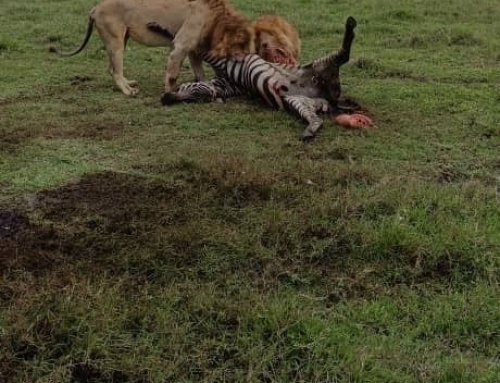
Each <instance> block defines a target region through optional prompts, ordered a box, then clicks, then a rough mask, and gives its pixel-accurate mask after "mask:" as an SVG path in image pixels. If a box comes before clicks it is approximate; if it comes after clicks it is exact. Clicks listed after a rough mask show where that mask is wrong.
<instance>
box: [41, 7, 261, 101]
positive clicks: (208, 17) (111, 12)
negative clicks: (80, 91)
mask: <svg viewBox="0 0 500 383" xmlns="http://www.w3.org/2000/svg"><path fill="white" fill-rule="evenodd" d="M148 22H156V23H158V24H160V25H163V26H165V27H166V28H167V29H168V30H169V31H170V32H171V33H172V36H170V37H171V38H168V37H166V36H162V35H159V34H157V33H154V32H152V31H150V30H149V29H148V28H147V23H148ZM94 26H95V27H96V29H97V31H98V32H99V35H100V37H101V40H102V41H103V43H104V47H105V49H106V51H107V53H108V56H109V72H110V74H111V75H112V77H113V79H114V81H115V83H116V85H117V86H118V88H119V89H120V90H121V91H122V92H123V93H124V94H125V95H127V96H135V95H137V93H138V88H137V82H136V81H134V80H128V79H127V78H125V77H124V75H123V54H124V50H125V46H126V43H127V41H128V39H129V38H131V39H132V40H134V41H136V42H138V43H140V44H143V45H146V46H150V47H158V46H170V47H172V48H173V49H172V50H171V51H170V54H169V55H168V59H167V64H166V71H165V91H166V92H169V91H172V90H174V89H175V87H176V82H177V78H178V76H179V73H180V70H181V65H182V62H183V61H184V59H185V58H186V56H187V57H188V58H189V61H190V64H191V67H192V70H193V72H194V76H195V80H196V81H200V80H203V79H204V78H205V76H204V72H203V67H202V61H201V59H200V58H199V54H200V52H210V53H211V54H214V55H222V56H233V57H241V56H243V55H245V54H248V53H254V52H255V50H256V48H255V33H254V29H253V27H252V25H251V22H250V21H249V20H248V19H247V18H246V17H245V16H243V15H242V14H240V13H238V12H236V10H235V9H234V8H233V7H232V6H231V5H230V4H229V3H227V2H226V1H225V0H103V1H102V2H101V3H99V4H98V5H96V6H95V7H94V8H93V9H92V10H91V11H90V14H89V20H88V24H87V31H86V35H85V37H84V39H83V41H82V43H81V45H80V46H79V47H78V48H77V49H76V50H74V51H73V52H68V53H61V52H59V51H58V50H57V49H56V48H51V49H50V50H51V51H52V52H56V53H59V54H60V55H62V56H73V55H76V54H77V53H79V52H81V51H82V50H83V49H84V48H85V46H86V45H87V43H88V41H89V39H90V36H91V35H92V30H93V27H94Z"/></svg>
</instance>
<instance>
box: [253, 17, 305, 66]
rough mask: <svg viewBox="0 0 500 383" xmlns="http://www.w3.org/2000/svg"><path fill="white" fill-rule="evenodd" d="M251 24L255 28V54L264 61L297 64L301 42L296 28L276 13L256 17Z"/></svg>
mask: <svg viewBox="0 0 500 383" xmlns="http://www.w3.org/2000/svg"><path fill="white" fill-rule="evenodd" d="M252 26H253V28H254V30H255V39H256V40H255V46H256V49H257V54H258V55H259V56H260V57H262V58H263V59H264V60H266V61H270V62H281V63H284V64H298V62H299V60H300V50H301V43H300V37H299V33H298V32H297V30H296V29H295V28H294V27H293V26H292V25H291V24H290V23H288V22H287V21H286V20H285V19H283V18H282V17H280V16H278V15H262V16H259V17H257V18H256V19H255V20H254V21H253V22H252Z"/></svg>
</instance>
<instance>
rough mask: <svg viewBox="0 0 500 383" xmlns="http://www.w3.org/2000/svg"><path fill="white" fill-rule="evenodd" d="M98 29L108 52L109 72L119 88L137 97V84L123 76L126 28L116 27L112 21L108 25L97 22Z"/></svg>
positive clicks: (126, 93) (128, 94)
mask: <svg viewBox="0 0 500 383" xmlns="http://www.w3.org/2000/svg"><path fill="white" fill-rule="evenodd" d="M95 23H96V28H97V30H98V31H99V35H100V36H101V39H102V41H103V42H104V46H105V48H106V52H107V53H108V57H109V67H108V71H109V73H110V74H111V76H112V77H113V80H114V81H115V83H116V85H117V86H118V88H119V89H120V90H121V91H122V92H123V93H124V94H125V95H127V96H135V95H137V93H138V92H139V89H137V88H136V86H137V82H136V81H134V80H128V79H126V78H125V76H124V75H123V55H124V52H125V44H126V40H127V30H126V28H125V27H124V26H120V25H118V26H114V25H113V23H112V22H111V21H110V20H107V21H106V23H102V22H100V20H97V19H96V21H95Z"/></svg>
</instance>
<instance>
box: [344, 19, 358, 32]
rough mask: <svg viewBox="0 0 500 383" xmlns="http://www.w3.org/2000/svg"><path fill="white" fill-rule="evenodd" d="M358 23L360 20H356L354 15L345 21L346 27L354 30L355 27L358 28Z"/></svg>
mask: <svg viewBox="0 0 500 383" xmlns="http://www.w3.org/2000/svg"><path fill="white" fill-rule="evenodd" d="M356 25H358V22H357V21H356V19H355V18H354V17H352V16H349V17H348V18H347V21H346V22H345V26H346V28H347V29H350V30H353V29H354V28H356Z"/></svg>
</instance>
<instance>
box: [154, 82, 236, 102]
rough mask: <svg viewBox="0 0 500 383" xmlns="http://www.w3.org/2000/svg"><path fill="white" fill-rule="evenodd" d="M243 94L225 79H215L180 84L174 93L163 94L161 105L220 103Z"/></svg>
mask: <svg viewBox="0 0 500 383" xmlns="http://www.w3.org/2000/svg"><path fill="white" fill-rule="evenodd" d="M244 93H245V92H244V90H243V89H242V88H240V87H239V86H236V85H234V84H233V83H231V82H230V81H229V80H227V79H226V78H224V77H215V78H213V79H211V80H210V81H199V82H188V83H185V84H181V85H180V86H179V88H178V89H177V90H176V91H175V92H166V93H164V94H163V96H162V98H161V103H162V104H163V105H171V104H175V103H178V102H213V101H219V102H220V101H224V100H226V99H227V98H229V97H235V96H240V95H242V94H244Z"/></svg>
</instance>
